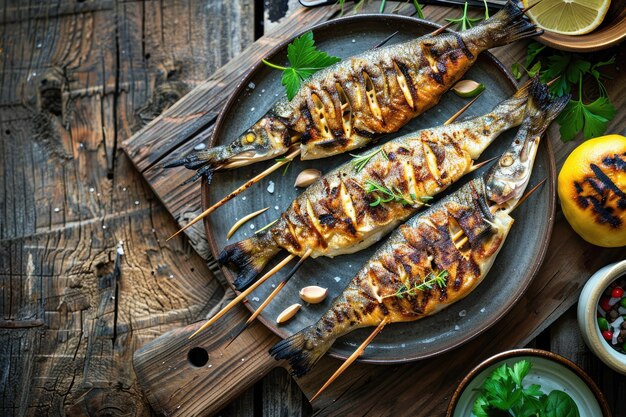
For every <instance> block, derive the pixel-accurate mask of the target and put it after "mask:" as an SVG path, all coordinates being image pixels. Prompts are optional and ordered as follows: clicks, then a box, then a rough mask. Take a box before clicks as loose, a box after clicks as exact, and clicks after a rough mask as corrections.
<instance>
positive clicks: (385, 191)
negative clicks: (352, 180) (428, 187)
mask: <svg viewBox="0 0 626 417" xmlns="http://www.w3.org/2000/svg"><path fill="white" fill-rule="evenodd" d="M365 186H366V188H365V191H366V192H368V193H377V194H378V195H377V196H376V200H374V202H372V203H370V206H371V207H376V206H378V205H380V204H381V203H389V202H391V201H395V202H397V203H402V204H404V205H407V206H415V205H416V204H417V203H421V204H422V205H427V204H426V203H425V202H426V201H429V200H432V197H430V196H424V197H420V198H417V196H416V195H415V194H413V193H410V194H409V195H405V194H402V192H401V191H400V190H398V189H397V188H395V187H391V188H388V187H385V186H384V185H382V184H378V183H377V182H376V181H372V180H366V181H365Z"/></svg>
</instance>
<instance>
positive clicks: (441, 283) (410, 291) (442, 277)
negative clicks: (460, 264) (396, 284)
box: [383, 269, 449, 298]
mask: <svg viewBox="0 0 626 417" xmlns="http://www.w3.org/2000/svg"><path fill="white" fill-rule="evenodd" d="M448 275H449V274H448V271H446V270H445V269H443V270H441V271H439V272H438V273H437V275H435V274H433V272H432V271H431V272H429V273H428V275H426V276H425V277H424V279H422V282H420V283H418V282H417V281H416V282H415V283H414V284H413V285H412V286H409V287H407V286H406V285H404V284H403V285H401V286H400V288H398V290H397V291H396V292H395V293H393V294H391V295H385V296H384V297H383V298H389V297H398V298H404V297H415V296H416V295H417V293H418V291H426V290H427V289H428V290H430V289H432V288H433V287H434V286H435V285H437V286H438V287H439V288H444V287H445V286H446V278H448Z"/></svg>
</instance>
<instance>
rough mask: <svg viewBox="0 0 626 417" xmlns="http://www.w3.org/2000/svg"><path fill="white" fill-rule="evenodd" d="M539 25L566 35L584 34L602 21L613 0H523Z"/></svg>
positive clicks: (531, 17) (532, 17)
mask: <svg viewBox="0 0 626 417" xmlns="http://www.w3.org/2000/svg"><path fill="white" fill-rule="evenodd" d="M523 3H524V7H529V6H532V5H533V4H535V3H539V4H537V5H536V6H535V7H533V8H532V9H530V10H529V11H528V12H526V14H527V15H528V17H530V20H532V21H533V22H534V23H535V24H536V25H537V26H539V27H541V28H543V29H545V30H549V31H550V32H555V33H561V34H564V35H584V34H585V33H589V32H591V31H592V30H594V29H595V28H597V27H598V26H600V23H602V19H604V16H605V15H606V12H607V10H609V6H610V5H611V0H523Z"/></svg>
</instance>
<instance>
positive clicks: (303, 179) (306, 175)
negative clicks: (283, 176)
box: [293, 168, 322, 187]
mask: <svg viewBox="0 0 626 417" xmlns="http://www.w3.org/2000/svg"><path fill="white" fill-rule="evenodd" d="M321 176H322V173H321V172H320V171H318V170H317V169H312V168H309V169H305V170H302V172H300V173H299V174H298V177H297V178H296V183H295V184H294V185H293V186H294V187H308V186H309V185H311V184H313V183H314V182H315V181H316V180H317V179H318V178H319V177H321Z"/></svg>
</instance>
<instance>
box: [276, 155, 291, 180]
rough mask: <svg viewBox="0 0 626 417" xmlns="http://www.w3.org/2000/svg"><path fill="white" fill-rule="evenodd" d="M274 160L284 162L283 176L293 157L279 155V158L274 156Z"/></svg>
mask: <svg viewBox="0 0 626 417" xmlns="http://www.w3.org/2000/svg"><path fill="white" fill-rule="evenodd" d="M275 161H276V162H286V164H285V169H283V177H284V176H285V174H287V170H288V169H289V167H290V166H291V162H293V159H290V158H287V157H286V156H281V157H280V158H276V159H275Z"/></svg>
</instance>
